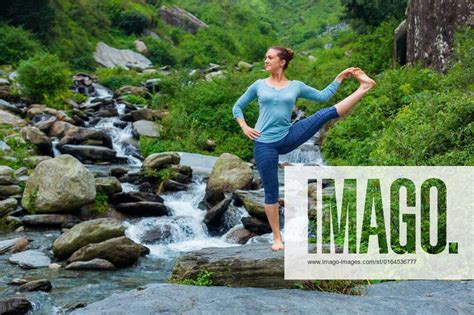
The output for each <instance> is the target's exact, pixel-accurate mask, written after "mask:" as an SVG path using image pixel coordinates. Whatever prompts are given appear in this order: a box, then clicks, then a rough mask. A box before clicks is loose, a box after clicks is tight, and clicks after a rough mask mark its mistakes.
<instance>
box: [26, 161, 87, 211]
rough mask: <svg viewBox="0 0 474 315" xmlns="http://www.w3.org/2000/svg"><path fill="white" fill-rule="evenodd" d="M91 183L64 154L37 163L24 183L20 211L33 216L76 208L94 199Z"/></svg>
mask: <svg viewBox="0 0 474 315" xmlns="http://www.w3.org/2000/svg"><path fill="white" fill-rule="evenodd" d="M95 196H96V190H95V180H94V176H92V174H91V172H90V171H89V170H88V169H86V168H85V167H84V165H82V164H81V163H80V162H79V161H78V160H77V159H75V158H74V157H72V156H70V155H67V154H64V155H61V156H59V157H56V158H54V159H50V160H47V161H43V162H41V163H40V164H39V165H38V166H37V167H36V169H35V170H34V172H33V174H32V175H31V176H30V177H29V178H28V180H27V181H26V187H25V191H24V194H23V198H22V201H21V203H22V205H23V208H25V209H27V210H28V211H30V212H37V213H59V212H66V211H71V210H75V209H78V208H79V207H81V206H83V205H86V204H89V203H92V202H94V200H95Z"/></svg>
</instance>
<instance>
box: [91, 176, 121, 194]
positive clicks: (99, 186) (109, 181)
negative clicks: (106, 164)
mask: <svg viewBox="0 0 474 315" xmlns="http://www.w3.org/2000/svg"><path fill="white" fill-rule="evenodd" d="M95 189H96V191H97V192H103V193H105V194H107V195H113V194H115V193H119V192H121V191H122V184H120V182H119V180H118V179H117V178H115V177H99V178H96V179H95Z"/></svg>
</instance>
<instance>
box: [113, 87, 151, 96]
mask: <svg viewBox="0 0 474 315" xmlns="http://www.w3.org/2000/svg"><path fill="white" fill-rule="evenodd" d="M115 94H117V95H119V96H121V95H126V94H133V95H138V96H142V97H145V96H146V95H147V94H148V90H147V89H146V88H144V87H142V86H132V85H124V86H122V87H121V88H119V89H118V90H117V91H115Z"/></svg>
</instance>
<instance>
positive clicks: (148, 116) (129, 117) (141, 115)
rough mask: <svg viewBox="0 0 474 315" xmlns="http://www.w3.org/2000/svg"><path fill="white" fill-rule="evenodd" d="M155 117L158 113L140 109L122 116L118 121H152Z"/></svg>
mask: <svg viewBox="0 0 474 315" xmlns="http://www.w3.org/2000/svg"><path fill="white" fill-rule="evenodd" d="M157 116H158V113H157V112H156V111H153V110H151V109H148V108H140V109H137V110H134V111H132V112H131V113H129V114H126V115H123V116H122V117H120V119H121V120H123V121H138V120H153V119H155V117H157Z"/></svg>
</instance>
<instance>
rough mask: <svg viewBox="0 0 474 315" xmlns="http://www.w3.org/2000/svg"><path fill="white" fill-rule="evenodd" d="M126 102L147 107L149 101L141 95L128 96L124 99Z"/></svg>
mask: <svg viewBox="0 0 474 315" xmlns="http://www.w3.org/2000/svg"><path fill="white" fill-rule="evenodd" d="M122 99H123V100H124V101H125V102H128V103H131V104H138V105H147V104H148V101H147V100H146V99H145V98H144V97H142V96H139V95H133V94H127V95H124V96H123V97H122Z"/></svg>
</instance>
